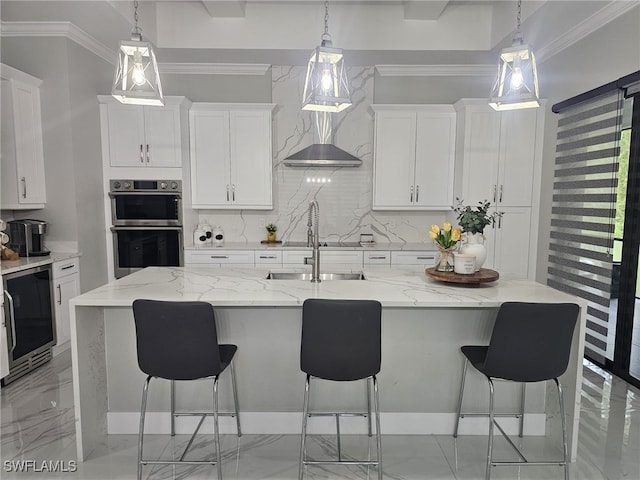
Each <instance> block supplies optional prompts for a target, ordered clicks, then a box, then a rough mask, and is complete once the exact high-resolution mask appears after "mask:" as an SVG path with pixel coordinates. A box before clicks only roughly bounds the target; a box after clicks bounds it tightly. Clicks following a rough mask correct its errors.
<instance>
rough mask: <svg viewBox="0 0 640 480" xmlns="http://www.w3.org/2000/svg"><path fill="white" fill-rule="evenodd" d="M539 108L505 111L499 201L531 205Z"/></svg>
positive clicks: (522, 205) (507, 203)
mask: <svg viewBox="0 0 640 480" xmlns="http://www.w3.org/2000/svg"><path fill="white" fill-rule="evenodd" d="M539 110H540V109H538V108H529V109H525V110H514V111H506V112H502V119H501V125H500V166H499V169H498V193H497V200H496V202H497V203H498V204H501V205H508V206H512V207H526V206H529V205H531V201H532V199H531V195H532V189H533V180H532V179H533V170H534V163H535V157H536V138H537V119H538V111H539Z"/></svg>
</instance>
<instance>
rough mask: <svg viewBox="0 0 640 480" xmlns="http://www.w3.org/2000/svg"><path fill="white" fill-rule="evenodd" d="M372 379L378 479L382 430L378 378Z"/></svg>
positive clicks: (380, 468)
mask: <svg viewBox="0 0 640 480" xmlns="http://www.w3.org/2000/svg"><path fill="white" fill-rule="evenodd" d="M371 378H372V380H373V394H374V400H373V401H374V409H375V412H376V449H377V450H378V480H382V432H381V430H380V397H379V395H378V380H377V379H376V376H375V375H373V377H371Z"/></svg>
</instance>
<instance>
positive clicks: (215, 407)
mask: <svg viewBox="0 0 640 480" xmlns="http://www.w3.org/2000/svg"><path fill="white" fill-rule="evenodd" d="M218 378H219V376H218V375H216V376H215V377H214V378H213V437H214V439H213V440H214V443H215V446H216V467H218V480H222V455H221V453H220V430H219V425H218Z"/></svg>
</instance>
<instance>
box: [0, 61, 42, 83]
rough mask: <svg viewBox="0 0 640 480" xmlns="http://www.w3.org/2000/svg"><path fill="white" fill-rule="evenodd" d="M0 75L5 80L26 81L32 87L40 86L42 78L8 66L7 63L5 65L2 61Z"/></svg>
mask: <svg viewBox="0 0 640 480" xmlns="http://www.w3.org/2000/svg"><path fill="white" fill-rule="evenodd" d="M0 75H1V76H2V78H4V79H5V80H19V81H21V82H23V83H27V84H29V85H33V86H34V87H40V86H41V85H42V80H40V79H39V78H36V77H34V76H33V75H29V74H28V73H25V72H23V71H21V70H18V69H17V68H13V67H10V66H9V65H5V64H4V63H0Z"/></svg>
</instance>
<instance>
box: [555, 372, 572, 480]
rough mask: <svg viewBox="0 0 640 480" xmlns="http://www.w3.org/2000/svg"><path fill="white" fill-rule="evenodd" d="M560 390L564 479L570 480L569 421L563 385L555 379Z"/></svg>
mask: <svg viewBox="0 0 640 480" xmlns="http://www.w3.org/2000/svg"><path fill="white" fill-rule="evenodd" d="M553 380H554V381H555V382H556V387H557V388H558V400H559V401H560V417H562V419H561V420H562V453H563V455H564V479H565V480H569V445H568V444H567V421H566V419H565V416H564V415H565V414H564V395H563V394H562V385H560V382H559V381H558V379H557V378H554V379H553Z"/></svg>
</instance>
